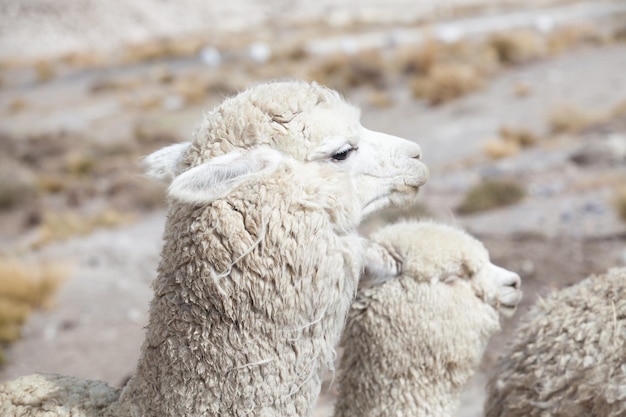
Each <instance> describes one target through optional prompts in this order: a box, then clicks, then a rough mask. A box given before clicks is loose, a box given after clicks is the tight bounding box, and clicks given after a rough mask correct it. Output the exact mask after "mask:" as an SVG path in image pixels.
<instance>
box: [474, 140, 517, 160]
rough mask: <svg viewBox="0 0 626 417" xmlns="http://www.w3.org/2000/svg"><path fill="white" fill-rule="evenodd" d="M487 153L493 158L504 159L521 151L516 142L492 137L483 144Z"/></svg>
mask: <svg viewBox="0 0 626 417" xmlns="http://www.w3.org/2000/svg"><path fill="white" fill-rule="evenodd" d="M483 150H484V151H485V154H487V156H488V157H489V158H491V159H502V158H509V157H511V156H515V155H517V154H518V153H519V151H520V146H519V144H518V143H516V142H509V141H504V140H502V139H501V138H497V139H490V140H488V141H486V142H485V143H484V144H483Z"/></svg>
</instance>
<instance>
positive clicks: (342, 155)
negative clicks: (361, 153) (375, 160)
mask: <svg viewBox="0 0 626 417" xmlns="http://www.w3.org/2000/svg"><path fill="white" fill-rule="evenodd" d="M354 151H356V148H353V147H352V146H350V145H346V146H345V147H343V148H341V149H340V150H339V152H337V153H335V154H333V155H332V156H331V158H332V160H333V161H345V160H346V159H348V156H350V154H351V153H352V152H354Z"/></svg>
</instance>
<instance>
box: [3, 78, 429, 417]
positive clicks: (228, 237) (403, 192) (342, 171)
mask: <svg viewBox="0 0 626 417" xmlns="http://www.w3.org/2000/svg"><path fill="white" fill-rule="evenodd" d="M419 158H420V149H419V146H417V145H416V144H414V143H412V142H409V141H407V140H404V139H400V138H396V137H392V136H388V135H384V134H381V133H377V132H372V131H369V130H366V129H364V128H363V127H362V126H361V124H360V122H359V112H358V110H357V109H355V108H354V107H352V106H350V105H348V104H347V103H346V102H344V101H343V100H342V99H341V97H340V96H339V95H338V94H337V93H336V92H334V91H332V90H329V89H326V88H323V87H321V86H319V85H317V84H308V83H304V82H280V83H270V84H264V85H259V86H256V87H254V88H251V89H249V90H247V91H244V92H242V93H240V94H239V95H237V96H235V97H233V98H230V99H228V100H226V101H224V102H223V103H222V104H221V105H220V106H219V107H217V108H216V109H214V110H213V111H211V112H209V113H208V114H207V115H206V117H205V118H204V120H203V122H202V123H201V124H200V126H199V128H198V129H197V131H196V133H195V139H194V141H193V142H192V143H188V144H179V145H173V146H170V147H167V148H164V149H162V150H160V151H157V152H155V153H154V154H153V155H152V156H150V157H148V158H147V160H146V163H147V165H148V172H149V173H150V174H151V176H153V177H155V178H158V179H161V180H164V181H168V182H169V181H171V184H170V187H169V197H170V207H169V212H168V219H167V223H166V226H165V235H164V240H165V242H164V247H163V250H162V253H161V258H162V259H161V262H160V265H159V269H158V277H157V279H156V280H155V282H154V284H153V288H154V292H155V295H154V298H153V300H152V302H151V304H150V320H149V324H148V327H147V330H146V338H145V341H144V344H143V346H142V349H141V358H140V359H139V363H138V365H137V369H136V371H135V373H134V375H133V377H132V378H131V379H130V381H129V383H128V384H127V385H126V386H125V387H124V389H123V390H122V392H121V394H119V399H117V400H114V399H115V398H117V397H118V392H117V391H115V390H114V389H113V388H109V389H108V391H107V390H106V389H102V387H101V386H100V385H98V390H97V392H98V393H99V394H98V396H100V393H102V395H104V396H105V397H106V398H105V399H104V400H100V399H99V398H98V399H96V400H94V398H93V396H91V395H90V392H89V390H88V387H86V388H85V389H84V390H82V389H80V390H77V389H76V387H77V386H81V387H82V386H84V383H83V382H80V381H78V380H77V379H75V378H69V377H58V376H46V375H44V376H41V375H38V376H33V377H26V379H22V380H18V381H16V382H12V383H8V384H5V385H4V386H2V387H0V404H1V405H0V414H2V415H16V414H17V415H20V416H22V415H23V416H34V415H38V416H40V415H45V416H48V415H50V416H52V415H60V416H67V415H68V410H70V409H72V410H74V411H73V412H74V413H76V414H71V415H88V416H93V415H105V416H218V415H219V416H222V417H224V416H241V415H254V416H279V415H280V416H299V417H301V416H307V415H309V414H310V412H311V409H312V405H313V403H314V401H315V399H316V397H317V395H318V393H319V389H320V377H321V375H322V373H323V372H324V371H325V370H326V369H327V368H328V367H329V366H332V362H333V359H334V347H335V344H336V342H337V341H338V338H339V335H340V333H341V330H342V328H343V324H344V320H345V315H346V314H347V311H348V308H349V305H350V302H351V301H352V299H353V297H354V294H355V292H356V285H357V282H358V279H359V275H360V273H361V270H362V265H363V258H364V251H365V246H364V242H363V239H362V238H360V237H359V236H358V235H357V234H356V232H355V228H356V227H357V225H358V224H359V222H360V221H361V220H362V218H363V217H364V216H365V215H367V214H368V213H371V212H373V211H376V210H378V209H380V208H383V207H385V206H387V205H390V204H402V203H406V202H409V201H412V200H413V199H414V198H415V196H416V194H417V191H418V188H419V187H420V186H421V185H422V184H423V183H424V182H425V181H426V178H427V176H428V172H427V169H426V167H425V165H424V164H423V163H422V162H421V161H420V159H419ZM41 386H45V387H46V388H45V389H41ZM52 397H54V400H53V401H51V400H50V398H52ZM72 407H73V408H72ZM46 413H48V414H46Z"/></svg>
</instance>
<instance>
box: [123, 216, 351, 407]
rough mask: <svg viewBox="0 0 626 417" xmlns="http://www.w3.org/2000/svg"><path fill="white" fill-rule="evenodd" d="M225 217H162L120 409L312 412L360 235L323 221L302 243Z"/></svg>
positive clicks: (347, 295)
mask: <svg viewBox="0 0 626 417" xmlns="http://www.w3.org/2000/svg"><path fill="white" fill-rule="evenodd" d="M228 208H229V209H230V210H233V207H231V206H230V205H229V206H228V207H226V208H225V209H228ZM197 210H202V209H197ZM206 210H209V209H205V211H206ZM259 211H260V210H259ZM228 214H229V213H222V212H218V213H212V212H208V213H207V212H200V213H198V212H188V211H185V210H179V213H177V215H176V216H170V217H171V218H170V219H169V220H170V221H169V224H168V226H167V228H166V235H165V241H166V243H165V246H164V249H163V253H162V259H163V261H162V262H161V265H160V267H159V276H158V278H157V280H156V281H155V283H154V290H155V296H154V299H153V300H152V302H151V305H150V321H149V324H148V327H147V332H146V339H145V341H144V344H143V346H142V353H141V358H140V360H139V363H138V365H137V369H136V372H135V374H134V376H133V377H132V378H131V380H130V381H129V383H128V385H127V386H126V387H125V389H124V391H123V393H122V396H121V399H120V402H119V407H120V411H121V414H122V415H129V416H149V415H155V416H156V415H159V416H170V415H171V416H182V415H185V416H195V415H203V416H218V415H219V416H221V417H225V416H240V415H244V414H246V415H248V414H249V415H252V416H276V415H281V416H298V417H302V416H308V415H310V413H311V410H312V407H313V405H314V402H315V400H316V398H317V395H318V394H319V390H320V385H321V383H320V381H321V376H322V372H323V371H325V370H326V369H327V368H328V366H329V365H330V364H332V360H333V358H334V357H333V355H334V350H333V349H334V346H335V344H336V342H337V341H338V338H339V334H340V332H341V330H342V327H343V322H344V318H345V315H346V313H347V310H348V307H349V305H350V302H351V300H352V298H353V295H354V292H355V287H356V281H357V279H358V273H359V270H360V255H359V254H360V253H362V243H361V239H360V238H357V237H356V235H345V236H343V237H339V238H338V237H337V236H335V235H334V234H330V235H326V236H325V235H324V233H325V232H326V231H327V230H328V229H329V228H323V229H320V230H318V231H317V232H318V236H316V239H312V240H311V241H310V242H307V243H306V245H305V246H306V247H305V248H304V250H303V245H302V242H298V241H296V240H294V239H289V238H288V237H285V236H283V233H284V229H281V228H264V225H261V224H257V225H252V226H251V225H250V224H246V226H245V227H244V226H243V224H242V223H236V224H230V225H221V224H219V223H218V221H219V219H226V218H229V217H228ZM266 215H267V216H268V217H269V216H270V213H266ZM278 215H279V216H280V213H279V214H278ZM207 217H212V218H215V219H218V220H213V219H210V220H208V221H204V220H202V219H206V218H207ZM188 219H200V220H194V221H191V220H188ZM318 223H319V221H318V222H317V223H314V224H318ZM226 226H228V227H226ZM277 234H278V235H277ZM232 236H238V238H239V240H237V241H233V238H232ZM276 242H281V247H280V249H278V248H276ZM207 243H208V245H207ZM229 245H230V246H229ZM312 254H313V255H315V254H320V255H323V256H324V259H323V260H320V259H314V258H312V257H311V255H312ZM233 259H237V260H238V261H237V262H236V263H235V264H233V263H232V260H233ZM296 272H298V273H299V276H295V273H296Z"/></svg>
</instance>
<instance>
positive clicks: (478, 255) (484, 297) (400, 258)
mask: <svg viewBox="0 0 626 417" xmlns="http://www.w3.org/2000/svg"><path fill="white" fill-rule="evenodd" d="M400 276H403V277H407V278H410V279H412V280H415V281H417V282H420V283H425V284H428V285H431V286H445V287H450V288H453V289H454V291H455V292H457V293H460V294H464V295H465V296H466V297H468V298H469V299H471V300H473V301H475V300H479V301H480V302H481V303H484V304H485V305H486V306H488V307H489V308H491V309H493V310H495V311H498V312H500V313H501V314H503V315H505V316H511V315H512V314H513V313H514V312H515V308H516V306H517V304H518V302H519V301H520V300H521V296H522V293H521V290H520V285H521V280H520V277H519V275H518V274H516V273H515V272H512V271H508V270H506V269H504V268H501V267H499V266H497V265H494V264H493V263H491V262H490V260H489V253H488V252H487V249H485V247H484V246H483V244H482V243H481V242H480V241H478V240H476V239H475V238H473V237H472V236H470V235H469V234H467V233H465V232H464V231H462V230H459V229H457V228H454V227H452V226H447V225H442V224H436V223H431V222H419V223H416V222H401V223H398V224H394V225H392V226H388V227H386V228H384V229H382V230H381V231H379V232H378V233H376V234H375V235H374V236H373V237H372V241H371V243H370V245H369V247H368V251H367V261H366V267H365V275H364V278H363V280H362V285H364V286H371V285H376V284H381V283H384V282H385V281H388V280H390V279H393V278H396V277H400Z"/></svg>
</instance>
